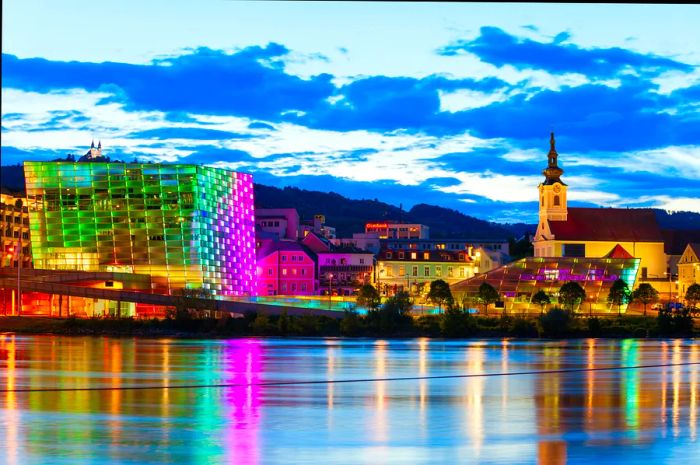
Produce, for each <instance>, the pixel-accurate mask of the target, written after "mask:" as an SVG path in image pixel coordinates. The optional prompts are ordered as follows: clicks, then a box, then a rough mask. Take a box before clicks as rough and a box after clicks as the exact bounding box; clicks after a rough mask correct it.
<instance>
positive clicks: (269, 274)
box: [267, 268, 272, 276]
mask: <svg viewBox="0 0 700 465" xmlns="http://www.w3.org/2000/svg"><path fill="white" fill-rule="evenodd" d="M267 275H268V276H272V268H268V269H267Z"/></svg>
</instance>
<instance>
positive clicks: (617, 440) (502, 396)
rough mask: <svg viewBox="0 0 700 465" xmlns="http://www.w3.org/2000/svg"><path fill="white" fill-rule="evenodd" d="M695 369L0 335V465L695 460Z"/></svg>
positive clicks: (306, 346)
mask: <svg viewBox="0 0 700 465" xmlns="http://www.w3.org/2000/svg"><path fill="white" fill-rule="evenodd" d="M698 363H700V341H692V340H660V341H657V340H654V341H642V340H622V341H615V340H595V339H588V340H575V341H549V342H547V341H512V340H511V341H507V340H504V341H501V340H488V341H441V340H427V339H413V340H392V341H385V340H341V339H237V340H213V341H212V340H166V339H131V338H130V339H115V338H95V337H84V338H83V337H59V336H16V335H10V334H5V335H2V334H0V463H6V464H111V463H130V464H200V463H201V464H232V465H233V464H236V465H247V464H309V463H323V464H440V463H445V464H454V463H489V464H491V463H493V464H496V463H517V464H547V465H549V464H552V465H557V464H564V463H567V464H576V463H595V464H606V463H610V464H633V463H635V464H636V463H644V464H646V465H650V464H660V463H681V464H691V463H700V439H699V438H698V413H699V412H698V411H699V410H700V406H699V405H698V402H699V401H700V392H698V391H699V388H700V365H698ZM682 364H685V365H682ZM641 365H664V366H656V367H645V368H623V367H639V366H641ZM608 368H615V369H610V370H609V369H608ZM504 373H511V375H508V376H504V375H503V374H504ZM453 376H458V377H453ZM430 377H433V378H432V379H430ZM388 378H404V379H388ZM377 379H380V380H379V381H377ZM327 380H336V381H338V380H344V381H352V382H336V383H327V382H325V381H327ZM360 380H361V381H360ZM310 381H313V382H312V383H310ZM266 383H267V385H265V384H266ZM269 383H279V384H277V385H270V384H269ZM295 383H296V384H295ZM185 385H186V386H189V387H186V388H177V386H185ZM217 385H218V386H217ZM222 385H223V386H222ZM163 386H170V387H171V389H164V388H163ZM207 386H208V387H207ZM131 387H141V388H148V389H127V388H131ZM47 388H50V389H58V390H54V391H43V392H42V391H37V389H47ZM97 388H99V389H97Z"/></svg>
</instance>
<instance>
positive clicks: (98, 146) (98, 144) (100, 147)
mask: <svg viewBox="0 0 700 465" xmlns="http://www.w3.org/2000/svg"><path fill="white" fill-rule="evenodd" d="M97 150H102V141H99V142H98V143H97Z"/></svg>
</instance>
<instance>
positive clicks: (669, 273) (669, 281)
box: [664, 268, 673, 307]
mask: <svg viewBox="0 0 700 465" xmlns="http://www.w3.org/2000/svg"><path fill="white" fill-rule="evenodd" d="M664 274H667V275H668V303H669V307H670V305H671V302H673V297H672V295H673V294H672V291H671V279H672V277H673V275H672V274H671V269H670V268H669V269H668V271H664Z"/></svg>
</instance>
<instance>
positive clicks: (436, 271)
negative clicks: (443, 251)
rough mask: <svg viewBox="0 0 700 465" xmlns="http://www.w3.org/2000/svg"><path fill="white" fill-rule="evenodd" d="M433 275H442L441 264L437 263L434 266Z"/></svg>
mask: <svg viewBox="0 0 700 465" xmlns="http://www.w3.org/2000/svg"><path fill="white" fill-rule="evenodd" d="M435 276H437V277H438V278H439V277H441V276H442V266H440V265H438V266H436V267H435Z"/></svg>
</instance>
